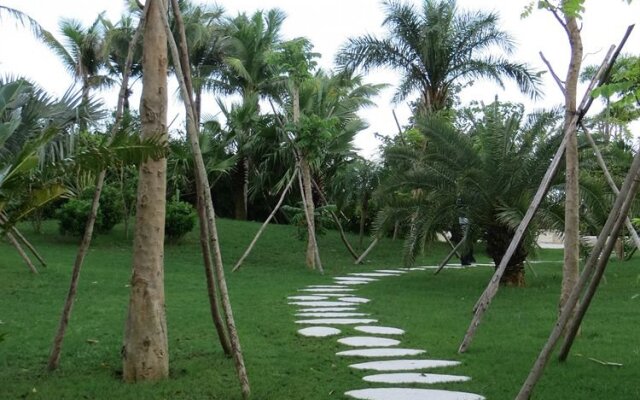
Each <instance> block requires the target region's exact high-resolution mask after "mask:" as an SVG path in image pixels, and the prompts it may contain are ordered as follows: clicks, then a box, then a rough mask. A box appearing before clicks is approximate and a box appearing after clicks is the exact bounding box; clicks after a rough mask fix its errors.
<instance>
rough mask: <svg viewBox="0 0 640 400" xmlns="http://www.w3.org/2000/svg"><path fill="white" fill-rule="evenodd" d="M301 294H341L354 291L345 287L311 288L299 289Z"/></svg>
mask: <svg viewBox="0 0 640 400" xmlns="http://www.w3.org/2000/svg"><path fill="white" fill-rule="evenodd" d="M300 291H301V292H314V293H315V292H324V293H341V292H353V291H355V289H351V288H346V287H313V288H306V289H300Z"/></svg>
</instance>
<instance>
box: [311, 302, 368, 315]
mask: <svg viewBox="0 0 640 400" xmlns="http://www.w3.org/2000/svg"><path fill="white" fill-rule="evenodd" d="M354 305H355V304H354ZM357 310H358V309H357V308H355V307H316V308H303V309H301V310H300V311H299V312H301V313H318V314H319V313H323V312H327V311H330V312H331V311H334V312H343V311H357Z"/></svg>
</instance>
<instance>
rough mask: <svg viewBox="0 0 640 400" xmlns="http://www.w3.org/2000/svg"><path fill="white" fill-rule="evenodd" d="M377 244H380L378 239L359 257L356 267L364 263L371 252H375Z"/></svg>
mask: <svg viewBox="0 0 640 400" xmlns="http://www.w3.org/2000/svg"><path fill="white" fill-rule="evenodd" d="M377 244H378V238H375V239H373V242H371V244H370V245H369V247H367V249H366V250H365V251H364V253H362V255H361V256H360V257H358V259H357V260H356V261H355V262H354V264H356V265H358V264H361V263H362V261H364V259H365V258H366V257H367V256H368V255H369V253H370V252H371V250H373V248H374V247H376V245H377Z"/></svg>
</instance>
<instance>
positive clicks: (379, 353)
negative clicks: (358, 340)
mask: <svg viewBox="0 0 640 400" xmlns="http://www.w3.org/2000/svg"><path fill="white" fill-rule="evenodd" d="M423 353H426V351H424V350H418V349H398V348H381V349H357V350H347V351H341V352H338V353H336V355H337V356H345V357H404V356H417V355H418V354H423Z"/></svg>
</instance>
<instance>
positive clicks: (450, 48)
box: [336, 0, 539, 113]
mask: <svg viewBox="0 0 640 400" xmlns="http://www.w3.org/2000/svg"><path fill="white" fill-rule="evenodd" d="M383 7H384V10H385V13H386V17H385V19H384V22H383V26H384V27H386V28H387V29H388V33H387V36H386V37H384V38H378V37H375V36H373V35H365V36H360V37H356V38H351V39H349V40H348V41H347V43H346V44H344V45H343V46H342V48H341V49H340V51H339V53H338V56H337V58H336V61H337V63H338V64H339V65H341V66H342V67H343V68H346V69H355V68H362V69H363V70H365V71H368V70H370V69H374V68H378V67H389V68H392V69H394V70H396V71H398V72H400V73H401V74H402V77H401V82H400V85H399V86H398V88H397V90H396V93H395V96H394V100H395V101H402V100H404V99H406V98H407V97H408V96H409V95H411V94H412V93H414V92H418V93H419V95H420V97H419V99H418V101H417V106H418V111H420V113H425V112H432V111H438V110H443V109H446V108H450V107H451V105H452V103H453V100H454V97H455V94H456V93H457V92H458V91H459V90H460V89H461V88H462V87H464V86H465V85H468V84H470V83H472V81H473V80H475V79H479V78H488V79H490V80H493V81H495V82H497V83H498V84H499V85H500V86H503V85H504V80H505V79H510V80H514V81H515V82H516V83H517V84H518V86H519V87H520V89H521V90H522V91H523V92H526V93H529V94H531V95H537V93H538V92H537V89H536V86H537V83H538V81H539V80H538V77H537V76H536V75H534V74H532V73H531V72H530V71H529V69H527V67H526V66H525V65H523V64H518V63H513V62H511V61H509V60H508V59H507V58H505V57H504V56H501V55H494V54H491V51H492V50H494V49H495V50H500V51H501V52H502V53H503V54H506V55H509V54H511V53H512V51H513V48H514V44H513V40H512V39H511V37H510V36H509V34H508V33H506V32H505V31H503V30H500V29H499V28H498V26H497V23H498V15H497V14H496V13H485V12H482V11H472V12H463V11H460V10H458V8H457V6H456V2H455V0H424V2H423V3H422V8H421V9H420V10H417V9H416V8H415V7H414V6H413V5H410V4H405V3H402V2H400V1H397V0H387V1H384V2H383Z"/></svg>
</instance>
